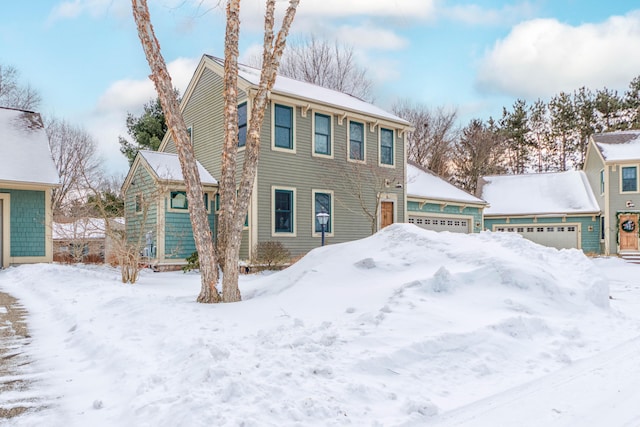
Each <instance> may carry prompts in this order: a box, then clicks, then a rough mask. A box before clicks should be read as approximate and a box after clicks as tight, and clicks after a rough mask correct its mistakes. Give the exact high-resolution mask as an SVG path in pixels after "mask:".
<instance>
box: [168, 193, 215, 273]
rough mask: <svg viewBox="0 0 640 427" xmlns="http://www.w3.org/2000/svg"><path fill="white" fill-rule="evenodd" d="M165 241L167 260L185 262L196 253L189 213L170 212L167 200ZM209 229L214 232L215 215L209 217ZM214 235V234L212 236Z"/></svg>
mask: <svg viewBox="0 0 640 427" xmlns="http://www.w3.org/2000/svg"><path fill="white" fill-rule="evenodd" d="M165 209H166V213H165V230H164V232H165V240H164V253H165V258H166V259H167V260H180V261H184V260H185V258H187V257H188V256H190V255H191V254H192V253H193V252H195V251H196V244H195V240H194V238H193V231H192V230H193V229H192V228H191V219H190V218H189V213H188V212H170V211H169V210H168V200H167V199H166V198H165ZM208 218H209V227H211V230H214V219H215V216H214V214H213V213H211V214H209V215H208ZM212 235H214V234H212Z"/></svg>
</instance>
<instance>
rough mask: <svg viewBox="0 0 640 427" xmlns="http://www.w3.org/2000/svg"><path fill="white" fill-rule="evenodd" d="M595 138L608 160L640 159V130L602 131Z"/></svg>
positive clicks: (603, 155)
mask: <svg viewBox="0 0 640 427" xmlns="http://www.w3.org/2000/svg"><path fill="white" fill-rule="evenodd" d="M593 140H594V142H595V143H596V146H597V147H598V149H599V150H600V152H601V153H602V157H604V159H605V160H606V161H614V162H616V161H625V160H640V131H633V130H630V131H619V132H607V133H600V134H596V135H593Z"/></svg>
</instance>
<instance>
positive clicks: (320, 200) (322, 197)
mask: <svg viewBox="0 0 640 427" xmlns="http://www.w3.org/2000/svg"><path fill="white" fill-rule="evenodd" d="M320 212H325V213H328V214H329V221H328V222H327V225H325V226H324V231H326V232H327V233H331V194H329V193H315V215H316V217H315V218H316V221H315V223H316V232H317V233H320V232H322V226H321V225H320V222H319V221H318V216H317V215H318V214H319V213H320Z"/></svg>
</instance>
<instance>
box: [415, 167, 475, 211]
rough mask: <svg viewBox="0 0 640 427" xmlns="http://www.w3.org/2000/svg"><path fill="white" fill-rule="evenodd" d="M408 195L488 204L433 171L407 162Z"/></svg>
mask: <svg viewBox="0 0 640 427" xmlns="http://www.w3.org/2000/svg"><path fill="white" fill-rule="evenodd" d="M407 197H420V198H426V199H430V200H443V201H448V202H460V203H473V204H481V205H486V204H487V202H485V201H484V200H482V199H479V198H477V197H475V196H473V195H471V194H469V193H467V192H466V191H464V190H462V189H460V188H458V187H456V186H455V185H453V184H450V183H449V182H447V181H445V180H444V179H442V178H440V177H439V176H437V175H436V174H434V173H433V172H431V171H428V170H426V169H423V168H421V167H419V166H417V165H416V164H414V163H407Z"/></svg>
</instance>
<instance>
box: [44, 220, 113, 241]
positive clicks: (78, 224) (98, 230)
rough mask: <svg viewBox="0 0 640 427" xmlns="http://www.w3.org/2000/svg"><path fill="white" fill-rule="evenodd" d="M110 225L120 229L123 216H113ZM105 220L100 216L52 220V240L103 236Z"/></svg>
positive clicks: (85, 238)
mask: <svg viewBox="0 0 640 427" xmlns="http://www.w3.org/2000/svg"><path fill="white" fill-rule="evenodd" d="M110 224H111V227H113V228H116V229H122V227H123V225H124V218H113V219H112V220H111V223H110ZM105 231H106V227H105V222H104V219H102V218H82V219H79V220H77V221H73V222H64V223H63V222H54V223H53V239H54V240H89V239H103V238H104V237H105Z"/></svg>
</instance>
